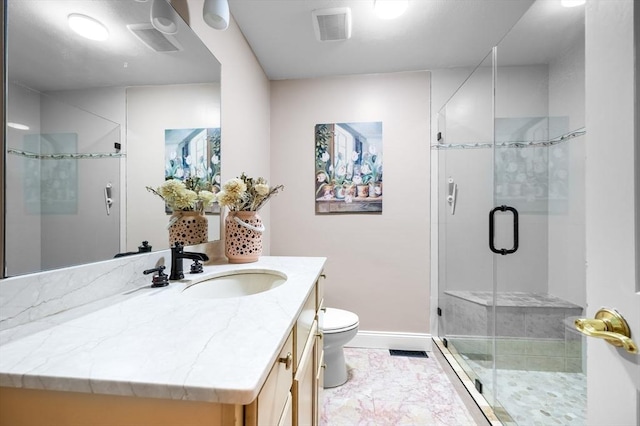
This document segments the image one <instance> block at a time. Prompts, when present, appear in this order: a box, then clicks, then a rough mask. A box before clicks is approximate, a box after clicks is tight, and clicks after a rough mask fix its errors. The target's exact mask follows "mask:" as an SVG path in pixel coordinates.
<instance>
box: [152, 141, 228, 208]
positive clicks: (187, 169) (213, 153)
mask: <svg viewBox="0 0 640 426" xmlns="http://www.w3.org/2000/svg"><path fill="white" fill-rule="evenodd" d="M164 135H165V136H164V139H165V172H164V178H165V180H169V179H177V180H180V181H183V182H186V183H187V184H188V185H187V187H188V188H191V187H194V188H198V189H206V190H207V191H211V192H213V193H214V194H215V193H217V192H219V191H220V160H221V159H220V128H208V129H167V130H165V132H164ZM219 211H220V208H219V206H218V204H217V203H214V204H213V206H212V207H211V210H210V211H208V213H211V212H216V213H217V212H219ZM168 212H169V211H168Z"/></svg>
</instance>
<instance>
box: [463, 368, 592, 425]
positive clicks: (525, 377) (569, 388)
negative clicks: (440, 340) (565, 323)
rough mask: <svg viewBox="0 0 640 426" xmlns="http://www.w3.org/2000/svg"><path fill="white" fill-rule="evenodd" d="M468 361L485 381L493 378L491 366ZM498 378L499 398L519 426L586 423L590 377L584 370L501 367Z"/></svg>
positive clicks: (497, 396) (489, 381)
mask: <svg viewBox="0 0 640 426" xmlns="http://www.w3.org/2000/svg"><path fill="white" fill-rule="evenodd" d="M467 363H468V364H469V366H470V367H471V368H472V369H473V370H474V371H475V372H476V374H478V376H479V377H480V379H481V380H482V381H483V382H484V383H486V384H490V383H491V382H492V381H493V374H492V371H491V370H490V369H487V368H485V367H483V366H482V365H481V364H479V363H476V362H474V361H470V360H467ZM496 380H497V389H498V393H497V395H496V399H497V401H498V403H499V404H500V405H502V407H503V408H504V409H505V410H506V411H507V412H508V414H509V416H511V418H512V419H513V420H514V421H515V422H516V423H517V424H518V425H519V426H550V425H562V426H573V425H584V424H586V410H587V394H586V390H587V380H586V376H585V375H584V374H583V373H563V372H549V371H522V370H503V369H498V370H497V374H496ZM490 392H491V391H490V390H489V389H487V390H485V393H489V394H490ZM487 396H488V395H487Z"/></svg>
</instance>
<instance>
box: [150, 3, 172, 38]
mask: <svg viewBox="0 0 640 426" xmlns="http://www.w3.org/2000/svg"><path fill="white" fill-rule="evenodd" d="M176 18H177V17H176V11H175V10H173V7H171V5H170V4H169V3H167V1H166V0H153V3H151V25H153V27H154V28H155V29H156V30H158V31H160V32H162V33H165V34H175V33H177V32H178V24H177V22H176V21H177V19H176Z"/></svg>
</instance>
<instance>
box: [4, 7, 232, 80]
mask: <svg viewBox="0 0 640 426" xmlns="http://www.w3.org/2000/svg"><path fill="white" fill-rule="evenodd" d="M7 7H8V13H7V17H8V19H7V56H8V60H7V65H8V71H9V73H8V74H9V79H10V82H11V83H14V84H17V85H20V86H25V87H28V88H31V89H34V90H37V91H40V92H46V91H54V90H71V89H84V88H90V87H111V86H116V87H126V86H138V85H158V84H186V83H211V82H219V81H220V64H219V62H218V61H217V60H216V58H215V57H214V56H213V55H212V54H211V52H210V51H209V50H208V49H207V48H206V47H205V45H204V44H203V43H202V41H201V40H200V39H199V38H198V37H197V36H196V35H195V33H194V32H193V31H192V30H191V29H190V28H189V27H188V26H187V24H186V23H184V21H182V20H181V19H180V18H179V17H178V15H177V14H176V23H177V25H178V32H177V33H176V34H175V35H174V36H173V37H174V38H175V40H177V42H178V44H180V45H181V46H182V48H183V50H181V51H177V52H157V51H154V50H152V49H151V48H149V47H147V46H146V45H145V44H143V43H142V42H141V41H140V40H139V39H138V38H137V37H136V36H135V35H134V34H133V33H132V32H131V31H130V30H129V29H127V25H140V24H141V25H145V24H146V25H150V13H151V1H133V0H90V1H88V0H9V1H8V2H7ZM71 13H81V14H86V15H89V16H91V17H93V18H94V19H98V20H99V21H100V22H102V23H103V24H104V25H106V27H107V28H108V29H109V32H110V37H109V40H107V41H106V42H96V41H93V40H87V39H85V38H82V37H79V36H78V35H77V34H75V33H73V32H72V31H71V30H70V29H69V26H68V23H67V16H68V15H69V14H71Z"/></svg>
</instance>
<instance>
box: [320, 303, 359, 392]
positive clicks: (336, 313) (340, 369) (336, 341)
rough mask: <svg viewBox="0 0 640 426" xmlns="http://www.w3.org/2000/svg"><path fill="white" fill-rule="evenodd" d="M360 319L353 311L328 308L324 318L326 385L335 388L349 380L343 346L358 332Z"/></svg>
mask: <svg viewBox="0 0 640 426" xmlns="http://www.w3.org/2000/svg"><path fill="white" fill-rule="evenodd" d="M358 325H359V319H358V316H357V315H356V314H354V313H353V312H349V311H345V310H342V309H335V308H327V309H326V311H325V313H324V316H323V319H322V330H323V332H324V359H325V362H324V363H325V364H326V366H327V367H326V368H325V370H324V387H325V388H333V387H336V386H340V385H342V384H344V383H345V382H346V381H347V364H346V362H345V360H344V351H343V346H344V345H345V344H347V343H348V342H349V341H350V340H351V339H353V338H354V337H355V336H356V334H357V333H358Z"/></svg>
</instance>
